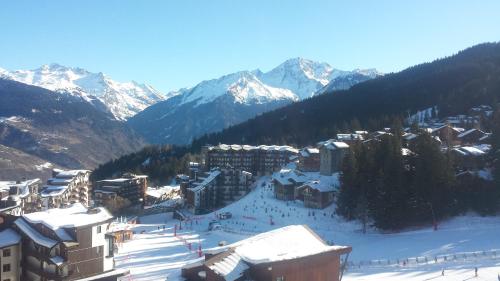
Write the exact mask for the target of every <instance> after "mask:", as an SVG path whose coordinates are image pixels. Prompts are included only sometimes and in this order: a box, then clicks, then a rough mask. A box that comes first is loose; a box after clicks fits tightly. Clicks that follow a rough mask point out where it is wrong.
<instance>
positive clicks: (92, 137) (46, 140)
mask: <svg viewBox="0 0 500 281" xmlns="http://www.w3.org/2000/svg"><path fill="white" fill-rule="evenodd" d="M144 144H145V143H144V141H143V140H142V138H140V137H139V136H138V135H137V134H135V133H134V132H133V131H132V130H131V129H129V128H128V127H127V126H126V125H125V124H124V123H122V122H119V121H116V120H115V119H114V117H113V116H112V115H111V114H110V113H105V112H103V111H101V110H98V109H97V108H95V107H94V106H92V105H91V104H89V103H88V102H86V101H84V100H82V98H80V97H75V96H72V95H69V94H61V93H54V92H51V91H49V90H46V89H43V88H39V87H35V86H30V85H26V84H23V83H19V82H15V81H11V80H5V79H0V145H2V147H4V148H5V149H3V150H2V154H0V155H2V157H3V156H5V157H7V158H8V157H14V156H16V157H15V158H16V159H17V160H16V159H1V160H3V162H5V163H6V164H5V165H6V167H8V168H9V169H10V170H15V169H16V163H17V164H19V165H21V164H22V167H17V168H19V169H20V170H23V171H26V172H27V173H28V174H30V175H33V176H35V175H39V176H42V177H44V176H45V175H46V174H49V173H50V168H51V167H55V166H59V167H63V168H87V169H92V168H94V167H96V166H97V165H98V164H100V163H103V162H106V161H109V160H111V159H113V158H116V157H119V156H121V155H123V154H127V153H131V152H133V151H136V150H138V149H140V148H141V147H143V146H144ZM29 155H31V156H32V157H33V158H32V159H33V160H34V163H32V167H31V169H30V168H29V167H27V164H26V163H27V162H29V161H28V160H26V159H30V158H29V157H28V156H29ZM20 160H22V161H20ZM40 161H45V162H46V163H43V162H42V163H40ZM0 162H1V161H0ZM41 164H46V165H44V167H42V166H40V165H41ZM7 176H8V175H7Z"/></svg>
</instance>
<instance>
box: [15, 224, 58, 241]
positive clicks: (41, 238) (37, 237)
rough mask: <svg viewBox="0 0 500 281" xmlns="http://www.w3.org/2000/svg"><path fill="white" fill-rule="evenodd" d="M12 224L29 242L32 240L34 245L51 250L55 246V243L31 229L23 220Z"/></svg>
mask: <svg viewBox="0 0 500 281" xmlns="http://www.w3.org/2000/svg"><path fill="white" fill-rule="evenodd" d="M14 224H15V225H16V226H17V227H19V229H20V230H21V231H22V232H23V233H24V234H25V235H27V236H28V237H29V238H30V239H31V240H33V241H34V242H35V243H37V244H39V245H42V246H44V247H47V248H52V247H53V246H54V245H56V244H57V241H55V240H52V239H50V238H48V237H45V236H43V235H42V234H40V232H38V231H37V230H35V229H34V228H33V227H31V226H30V225H29V224H28V223H27V222H26V221H25V220H24V219H23V218H18V219H17V220H16V221H15V222H14Z"/></svg>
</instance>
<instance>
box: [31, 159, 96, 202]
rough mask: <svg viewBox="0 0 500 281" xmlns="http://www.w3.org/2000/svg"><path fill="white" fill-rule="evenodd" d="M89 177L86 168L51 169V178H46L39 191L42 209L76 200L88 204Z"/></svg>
mask: <svg viewBox="0 0 500 281" xmlns="http://www.w3.org/2000/svg"><path fill="white" fill-rule="evenodd" d="M89 177H90V171H88V170H58V169H55V170H53V171H52V178H50V179H48V180H47V185H45V186H44V187H43V189H42V192H41V193H40V196H41V197H42V202H43V207H44V209H50V208H60V207H62V206H64V205H68V204H73V203H77V202H79V203H82V204H83V205H84V206H89V194H90V191H91V184H90V181H89Z"/></svg>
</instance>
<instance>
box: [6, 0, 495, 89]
mask: <svg viewBox="0 0 500 281" xmlns="http://www.w3.org/2000/svg"><path fill="white" fill-rule="evenodd" d="M499 12H500V1H498V0H491V1H488V0H483V1H466V0H464V1H460V0H455V1H444V0H443V1H435V0H428V1H425V0H419V1H416V0H415V1H400V0H394V1H370V0H366V1H356V0H350V1H334V0H330V1H320V0H318V1H314V0H307V1H306V0H303V1H293V0H289V1H285V0H262V1H249V0H248V1H243V0H241V1H238V0H227V1H223V0H220V1H216V0H214V1H208V0H198V1H192V0H178V1H174V0H169V1H167V0H165V1H163V0H158V1H153V0H148V1H138V0H137V1H127V0H120V1H112V0H106V1H101V0H95V1H93V0H85V1H83V0H82V1H57V0H53V1H39V0H33V1H23V0H15V1H3V2H2V3H0V28H1V32H0V67H2V68H6V69H32V68H36V67H38V66H40V65H42V64H46V63H52V62H57V63H60V64H63V65H68V66H79V67H83V68H86V69H88V70H90V71H94V72H98V71H102V72H104V73H106V74H108V75H110V76H111V77H112V78H114V79H116V80H118V81H128V80H135V81H138V82H147V83H149V84H151V85H153V86H154V87H156V88H158V89H159V90H162V91H164V92H167V91H170V90H173V89H177V88H180V87H186V86H193V85H195V84H196V83H198V82H199V81H201V80H206V79H211V78H216V77H218V76H221V75H224V74H227V73H230V72H234V71H238V70H244V69H256V68H260V69H261V70H263V71H267V70H270V69H271V68H272V67H274V66H276V65H278V64H279V63H281V62H283V61H284V60H286V59H288V58H292V57H304V58H309V59H313V60H319V61H325V62H328V63H330V64H331V65H332V66H334V67H336V68H340V69H345V70H348V69H354V68H371V67H375V68H377V69H379V70H381V71H383V72H391V71H398V70H401V69H404V68H406V67H408V66H411V65H414V64H417V63H421V62H426V61H431V60H433V59H436V58H439V57H443V56H447V55H451V54H453V53H455V52H457V51H459V50H461V49H464V48H466V47H469V46H472V45H474V44H477V43H481V42H487V41H499V40H500V14H499Z"/></svg>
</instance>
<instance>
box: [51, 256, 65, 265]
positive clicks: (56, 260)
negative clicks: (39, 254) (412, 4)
mask: <svg viewBox="0 0 500 281" xmlns="http://www.w3.org/2000/svg"><path fill="white" fill-rule="evenodd" d="M50 261H52V262H53V263H54V264H55V265H61V264H63V263H64V259H63V258H62V257H61V256H55V257H52V258H50Z"/></svg>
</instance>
